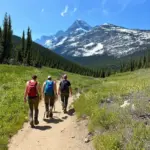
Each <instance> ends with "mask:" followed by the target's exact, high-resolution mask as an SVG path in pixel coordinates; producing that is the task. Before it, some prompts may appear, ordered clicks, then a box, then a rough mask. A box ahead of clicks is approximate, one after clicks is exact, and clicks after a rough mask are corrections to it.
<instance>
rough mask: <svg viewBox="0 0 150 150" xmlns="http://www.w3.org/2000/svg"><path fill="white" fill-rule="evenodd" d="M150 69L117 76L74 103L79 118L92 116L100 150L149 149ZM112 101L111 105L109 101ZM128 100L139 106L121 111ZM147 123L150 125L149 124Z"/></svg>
mask: <svg viewBox="0 0 150 150" xmlns="http://www.w3.org/2000/svg"><path fill="white" fill-rule="evenodd" d="M149 98H150V69H142V70H138V71H135V72H132V73H131V72H127V73H123V74H120V73H119V74H116V75H113V76H111V77H108V78H105V79H104V80H102V81H101V82H100V83H99V84H97V85H94V87H93V88H91V90H90V91H88V92H87V93H84V94H82V95H81V96H80V97H79V99H78V100H77V101H76V102H75V103H74V107H75V109H76V112H77V116H78V117H79V118H80V117H82V116H89V130H90V131H92V132H94V133H95V138H94V146H95V148H96V150H149V149H150V147H149V142H150V123H149V119H140V115H145V114H148V113H150V104H149V103H148V99H149ZM108 99H109V100H112V102H111V103H107V101H108ZM126 99H128V100H130V101H131V104H134V105H135V110H134V111H133V110H132V109H131V106H129V107H127V108H124V109H123V108H120V105H121V104H123V102H124V101H125V100H126ZM146 124H147V125H146Z"/></svg>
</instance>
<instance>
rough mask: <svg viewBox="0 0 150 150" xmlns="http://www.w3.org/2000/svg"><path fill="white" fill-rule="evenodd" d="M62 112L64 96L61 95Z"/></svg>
mask: <svg viewBox="0 0 150 150" xmlns="http://www.w3.org/2000/svg"><path fill="white" fill-rule="evenodd" d="M61 104H62V110H64V94H61Z"/></svg>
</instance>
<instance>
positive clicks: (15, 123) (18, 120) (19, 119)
mask: <svg viewBox="0 0 150 150" xmlns="http://www.w3.org/2000/svg"><path fill="white" fill-rule="evenodd" d="M62 73H64V72H63V71H62V70H57V69H50V68H42V69H37V68H33V67H24V66H11V65H10V66H8V65H0V149H2V147H3V149H7V144H8V140H9V138H10V137H12V135H14V134H15V133H16V132H17V131H18V130H19V129H20V128H21V127H22V125H23V123H24V122H25V121H27V119H28V118H27V116H28V105H27V104H26V105H25V104H24V102H23V96H24V88H25V83H26V81H27V80H30V79H31V76H32V75H33V74H36V75H37V76H38V81H39V82H40V84H41V85H42V84H43V82H44V81H45V80H46V79H47V76H48V75H51V76H52V78H53V79H54V80H56V79H58V78H59V77H60V75H61V74H62ZM67 74H68V77H69V80H70V81H71V83H72V88H73V92H74V93H75V92H76V91H78V90H80V91H81V90H82V89H83V88H84V87H90V86H91V85H92V84H96V83H97V82H99V80H98V79H94V78H90V77H84V76H80V75H76V74H71V73H67ZM77 89H78V90H77Z"/></svg>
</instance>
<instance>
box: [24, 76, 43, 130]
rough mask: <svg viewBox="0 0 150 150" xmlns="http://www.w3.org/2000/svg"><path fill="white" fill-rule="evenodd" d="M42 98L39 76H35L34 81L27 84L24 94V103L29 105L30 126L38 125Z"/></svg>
mask: <svg viewBox="0 0 150 150" xmlns="http://www.w3.org/2000/svg"><path fill="white" fill-rule="evenodd" d="M40 96H41V90H40V84H39V82H37V76H36V75H33V76H32V79H31V80H30V81H28V82H27V83H26V87H25V93H24V102H25V103H26V102H27V99H28V104H29V117H30V125H31V127H34V125H38V124H39V121H38V114H39V109H38V106H39V100H40ZM33 110H34V112H35V113H34V121H33Z"/></svg>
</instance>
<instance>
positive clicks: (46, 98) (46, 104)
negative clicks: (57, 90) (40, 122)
mask: <svg viewBox="0 0 150 150" xmlns="http://www.w3.org/2000/svg"><path fill="white" fill-rule="evenodd" d="M44 101H45V112H46V118H48V113H49V96H47V95H45V96H44Z"/></svg>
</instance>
